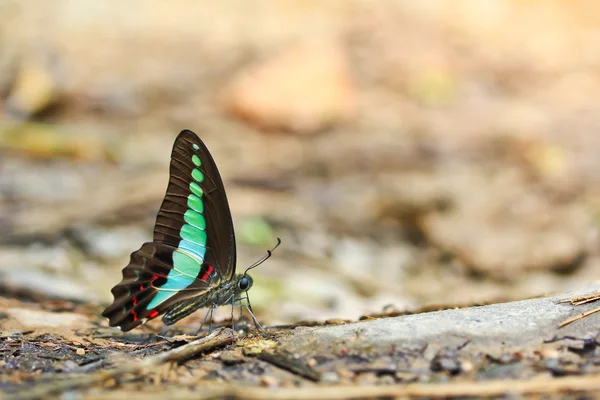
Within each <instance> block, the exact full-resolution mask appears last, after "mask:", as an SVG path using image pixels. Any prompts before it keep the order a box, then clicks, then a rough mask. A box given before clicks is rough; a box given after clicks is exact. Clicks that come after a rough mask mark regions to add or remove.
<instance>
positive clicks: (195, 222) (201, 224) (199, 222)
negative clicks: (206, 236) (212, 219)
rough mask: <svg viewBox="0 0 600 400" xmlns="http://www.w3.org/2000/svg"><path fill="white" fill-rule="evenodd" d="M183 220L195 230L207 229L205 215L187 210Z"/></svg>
mask: <svg viewBox="0 0 600 400" xmlns="http://www.w3.org/2000/svg"><path fill="white" fill-rule="evenodd" d="M183 219H184V220H185V222H187V223H188V224H190V225H192V226H193V227H195V228H198V229H202V230H205V229H206V220H205V219H204V215H202V214H200V213H197V212H196V211H194V210H187V211H186V212H185V214H184V215H183Z"/></svg>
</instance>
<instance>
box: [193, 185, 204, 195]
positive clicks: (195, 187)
mask: <svg viewBox="0 0 600 400" xmlns="http://www.w3.org/2000/svg"><path fill="white" fill-rule="evenodd" d="M190 191H191V192H192V193H194V194H195V195H196V196H198V197H202V195H204V191H203V190H202V188H201V187H200V185H198V184H197V183H196V182H190Z"/></svg>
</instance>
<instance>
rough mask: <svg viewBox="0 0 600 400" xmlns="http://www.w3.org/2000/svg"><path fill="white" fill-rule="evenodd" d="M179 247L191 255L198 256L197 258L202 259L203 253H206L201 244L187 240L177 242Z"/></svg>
mask: <svg viewBox="0 0 600 400" xmlns="http://www.w3.org/2000/svg"><path fill="white" fill-rule="evenodd" d="M179 248H180V249H181V250H183V251H186V252H188V253H190V254H191V255H193V256H196V257H198V260H204V254H206V247H204V246H201V245H199V244H197V243H193V242H188V241H187V240H182V241H180V242H179Z"/></svg>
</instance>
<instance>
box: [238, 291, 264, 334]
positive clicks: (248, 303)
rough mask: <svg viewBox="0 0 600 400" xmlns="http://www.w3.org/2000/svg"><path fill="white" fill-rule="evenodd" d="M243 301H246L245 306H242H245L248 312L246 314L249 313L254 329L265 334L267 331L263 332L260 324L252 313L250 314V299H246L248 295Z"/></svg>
mask: <svg viewBox="0 0 600 400" xmlns="http://www.w3.org/2000/svg"><path fill="white" fill-rule="evenodd" d="M245 299H246V304H244V305H245V306H246V310H248V312H249V313H250V316H251V317H252V320H253V321H254V326H255V327H256V329H258V330H260V331H261V332H262V333H264V334H266V333H267V331H265V328H263V327H262V325H261V324H260V322H258V320H257V319H256V317H255V316H254V313H253V312H252V304H250V297H248V295H246V297H245ZM241 305H242V303H240V306H241Z"/></svg>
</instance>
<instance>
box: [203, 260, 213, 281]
mask: <svg viewBox="0 0 600 400" xmlns="http://www.w3.org/2000/svg"><path fill="white" fill-rule="evenodd" d="M207 265H208V268H206V271H204V274H202V277H201V278H200V280H201V281H204V282H206V280H207V279H208V276H209V275H210V274H212V272H213V271H214V270H215V269H214V268H213V266H212V265H210V264H207Z"/></svg>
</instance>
